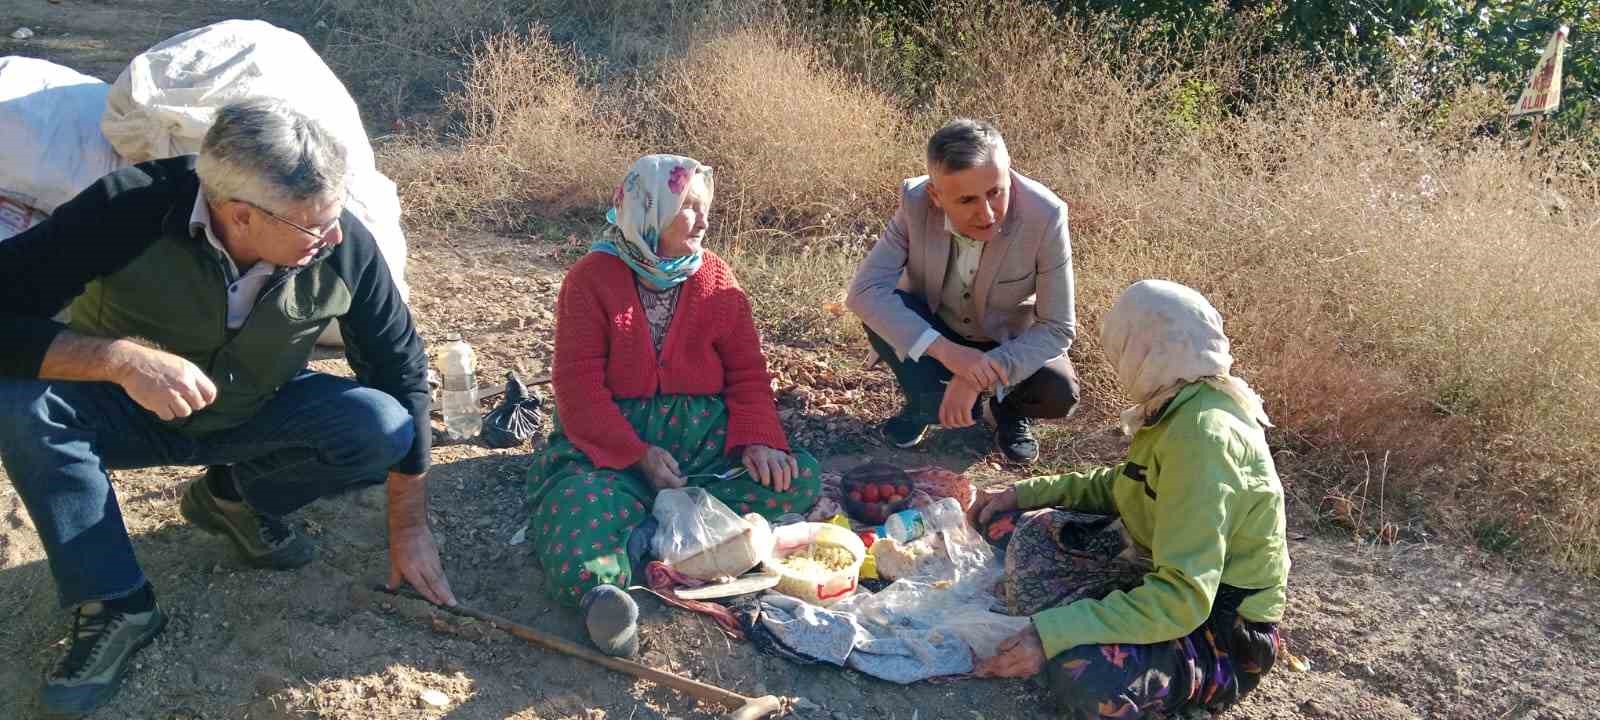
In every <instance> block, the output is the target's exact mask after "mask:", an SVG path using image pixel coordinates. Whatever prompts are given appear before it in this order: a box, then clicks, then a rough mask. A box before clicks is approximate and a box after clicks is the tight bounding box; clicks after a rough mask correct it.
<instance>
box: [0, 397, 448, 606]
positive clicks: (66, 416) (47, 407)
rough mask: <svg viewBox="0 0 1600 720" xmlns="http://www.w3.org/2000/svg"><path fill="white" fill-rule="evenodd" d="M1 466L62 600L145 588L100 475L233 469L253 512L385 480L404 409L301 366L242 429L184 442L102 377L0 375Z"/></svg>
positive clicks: (399, 451) (408, 433)
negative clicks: (39, 543) (71, 379)
mask: <svg viewBox="0 0 1600 720" xmlns="http://www.w3.org/2000/svg"><path fill="white" fill-rule="evenodd" d="M0 417H3V418H5V420H3V421H0V461H3V462H4V465H5V469H6V474H7V475H9V476H10V477H11V482H12V484H13V485H14V486H15V487H16V491H17V494H18V495H19V496H21V498H22V502H23V504H24V505H26V506H27V508H28V514H29V515H30V516H32V518H33V524H34V526H35V527H36V528H38V530H39V538H40V540H41V541H42V543H43V545H44V549H45V554H46V555H47V556H48V557H49V559H50V572H51V574H52V575H54V576H55V581H56V592H57V593H58V595H59V598H60V601H61V606H62V607H64V608H69V607H74V606H77V605H79V604H81V603H85V602H90V601H96V600H109V599H113V598H119V597H123V596H125V595H128V594H129V593H132V592H133V591H135V590H138V589H139V588H140V587H141V586H143V585H144V583H145V577H144V571H143V570H141V569H140V568H139V562H138V560H137V559H136V558H135V557H134V553H133V543H132V542H131V541H130V540H129V538H128V530H127V528H126V527H124V525H123V522H122V512H121V510H120V509H119V508H118V507H117V497H116V492H115V491H114V490H113V489H112V487H111V482H110V479H109V477H108V476H107V474H106V471H107V470H112V469H129V468H144V467H152V466H158V465H231V466H233V476H234V478H235V480H236V481H237V484H238V489H239V493H240V495H241V496H243V497H244V499H245V501H246V502H248V503H249V504H250V506H251V507H254V508H255V509H256V510H257V511H258V512H262V513H265V514H268V515H284V514H287V513H289V512H292V511H294V510H296V509H298V508H300V507H303V506H305V505H307V504H309V503H310V502H312V501H313V500H316V499H317V498H321V497H326V496H329V495H333V494H336V493H339V492H342V491H345V490H349V489H353V488H356V487H360V486H364V485H370V484H374V483H379V482H382V481H383V480H384V479H385V478H386V477H387V474H388V469H389V467H390V466H391V465H393V464H394V463H396V462H399V461H400V458H401V457H403V456H404V455H405V453H406V452H407V451H408V450H409V449H410V448H411V442H412V440H413V438H414V435H415V433H416V431H415V429H414V426H413V425H412V420H411V415H410V414H409V413H407V412H406V410H405V409H404V408H403V407H401V405H400V403H399V402H398V401H396V400H395V399H394V398H392V397H390V396H389V395H388V394H385V393H383V392H381V391H379V390H374V389H372V388H368V387H364V386H362V385H359V384H357V383H355V382H354V381H352V380H348V379H345V378H339V377H335V376H332V375H326V374H323V373H316V372H311V371H303V372H301V374H300V375H298V376H296V377H295V378H294V379H293V380H290V381H289V382H288V383H285V384H284V385H283V387H282V388H281V389H280V390H279V391H278V394H277V396H276V397H274V398H273V399H272V400H271V401H270V402H268V403H267V405H266V406H265V407H263V408H262V409H261V412H259V413H257V414H256V416H255V417H254V418H251V419H250V421H249V422H246V423H245V424H243V425H240V426H239V427H236V428H233V429H231V430H223V431H219V432H215V433H210V434H207V435H203V436H200V437H188V436H186V435H183V434H182V433H179V432H178V431H176V430H173V429H172V428H169V427H167V426H165V425H163V424H162V423H161V421H160V419H159V418H157V417H156V416H155V415H154V414H152V413H150V412H149V411H147V410H145V409H144V408H142V407H140V406H139V405H138V403H135V402H134V401H133V400H132V399H131V398H129V397H128V394H127V393H126V392H123V390H122V388H121V387H118V386H117V385H114V384H111V383H88V382H63V381H42V380H15V379H0Z"/></svg>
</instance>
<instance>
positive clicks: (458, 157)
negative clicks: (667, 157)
mask: <svg viewBox="0 0 1600 720" xmlns="http://www.w3.org/2000/svg"><path fill="white" fill-rule="evenodd" d="M593 73H594V69H593V66H592V65H591V64H588V63H586V62H585V61H584V59H583V58H582V57H581V56H580V55H578V54H577V52H576V51H573V50H571V49H569V48H563V47H561V46H559V45H557V44H556V43H555V42H554V41H553V40H551V39H550V37H549V35H547V34H545V33H544V32H543V31H542V30H540V29H539V28H537V27H535V28H534V29H533V30H531V31H530V32H528V33H525V34H521V35H512V34H503V35H497V36H494V37H490V38H488V39H487V40H485V41H484V43H483V44H482V45H481V46H479V47H478V48H477V49H476V50H475V51H474V52H473V54H472V55H471V56H470V57H469V58H468V66H467V70H466V73H465V75H464V76H463V78H462V86H461V89H460V90H459V91H458V92H456V93H455V94H453V95H451V96H450V97H449V98H447V105H446V106H447V107H448V108H449V109H450V110H451V112H452V113H453V115H454V116H455V117H457V118H459V126H458V127H457V128H456V136H455V137H454V138H453V142H451V143H449V144H446V145H443V146H439V145H434V144H429V143H402V144H396V145H392V146H390V147H388V148H386V149H385V152H384V156H385V158H386V159H387V160H388V161H389V162H388V164H387V166H386V167H387V168H388V170H389V171H390V172H391V174H393V175H394V176H395V178H396V181H397V182H398V183H400V184H401V185H402V186H403V188H404V191H405V196H406V199H407V207H408V210H409V211H410V212H411V213H412V214H413V215H414V216H419V219H423V220H427V219H434V220H443V221H456V222H460V221H465V220H468V219H470V218H483V217H487V218H489V219H491V220H492V221H493V222H495V223H496V224H497V225H500V226H501V227H520V226H522V225H524V224H526V222H527V220H528V218H530V217H546V218H559V217H561V216H562V215H564V214H565V213H567V212H568V211H571V210H573V209H576V208H586V209H592V208H595V207H597V206H599V205H601V204H603V203H604V202H605V200H606V199H607V198H609V197H610V196H611V189H612V187H614V186H615V184H616V183H617V182H618V181H619V180H620V179H621V177H622V174H623V173H624V172H625V171H626V169H627V167H628V164H629V163H630V162H632V160H633V159H634V158H635V157H636V156H638V155H639V154H640V153H641V147H642V146H641V145H640V144H639V142H638V136H637V133H635V132H631V131H630V130H631V128H630V124H631V123H633V122H634V120H633V119H631V118H629V117H628V116H627V115H626V114H625V113H623V112H621V111H620V110H618V109H616V105H615V104H614V99H613V98H609V97H607V96H605V95H603V94H602V93H601V92H600V91H599V90H598V89H597V88H596V87H594V85H593V82H592V79H593V77H594V74H593Z"/></svg>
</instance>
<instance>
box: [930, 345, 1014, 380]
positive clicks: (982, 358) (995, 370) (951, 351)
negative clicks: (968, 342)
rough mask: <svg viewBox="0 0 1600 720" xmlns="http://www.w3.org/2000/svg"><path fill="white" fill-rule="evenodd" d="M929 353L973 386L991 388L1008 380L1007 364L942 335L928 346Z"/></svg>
mask: <svg viewBox="0 0 1600 720" xmlns="http://www.w3.org/2000/svg"><path fill="white" fill-rule="evenodd" d="M928 354H929V355H932V356H933V359H935V360H938V361H939V364H941V365H944V367H945V369H946V370H949V371H950V372H951V374H953V375H955V376H956V377H958V378H962V379H965V380H966V381H967V382H968V383H969V384H971V385H972V386H973V387H976V388H979V389H982V388H990V387H994V386H995V385H996V384H1001V385H1003V384H1005V382H1006V368H1005V366H1004V365H1001V364H1000V361H998V360H995V359H994V358H992V357H989V356H988V355H987V354H985V353H984V352H983V351H981V350H975V349H973V348H969V347H967V346H965V345H962V344H960V343H956V342H952V341H950V340H949V339H947V338H942V337H941V338H939V339H938V340H935V341H933V344H932V345H929V346H928Z"/></svg>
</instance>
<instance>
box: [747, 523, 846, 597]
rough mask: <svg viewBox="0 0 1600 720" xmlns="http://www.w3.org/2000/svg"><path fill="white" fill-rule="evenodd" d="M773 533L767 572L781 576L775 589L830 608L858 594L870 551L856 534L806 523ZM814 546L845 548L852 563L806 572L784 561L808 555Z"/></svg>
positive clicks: (779, 528) (828, 525)
mask: <svg viewBox="0 0 1600 720" xmlns="http://www.w3.org/2000/svg"><path fill="white" fill-rule="evenodd" d="M772 534H773V537H774V539H775V541H776V543H775V545H774V547H773V550H772V556H771V557H770V558H768V559H767V561H766V566H765V567H766V570H767V572H770V573H775V574H777V575H778V585H777V587H776V588H774V589H776V590H777V591H778V592H781V593H783V594H785V595H789V596H792V597H797V598H800V599H801V600H804V601H806V602H809V603H814V604H817V605H824V606H826V605H832V604H833V603H835V602H838V601H839V600H841V599H844V598H846V597H848V596H850V595H851V594H853V593H854V592H855V591H856V582H857V579H858V578H859V577H860V574H861V563H862V562H863V561H864V560H866V558H867V548H866V546H865V545H863V544H862V543H861V538H859V537H856V534H855V533H853V532H851V531H849V530H848V529H845V528H842V527H839V526H838V525H833V524H831V523H816V522H806V523H795V524H793V525H783V526H781V527H778V528H775V529H773V531H772ZM813 545H834V546H838V547H840V548H843V549H844V550H845V551H846V552H848V553H849V554H850V558H851V561H850V564H849V565H848V566H846V567H843V568H839V569H837V570H832V571H828V572H819V571H812V572H805V571H802V570H799V569H796V568H794V567H791V566H790V565H789V564H787V563H785V562H783V559H784V558H787V557H789V556H790V555H794V554H797V553H803V552H806V551H807V550H808V549H810V548H811V547H812V546H813Z"/></svg>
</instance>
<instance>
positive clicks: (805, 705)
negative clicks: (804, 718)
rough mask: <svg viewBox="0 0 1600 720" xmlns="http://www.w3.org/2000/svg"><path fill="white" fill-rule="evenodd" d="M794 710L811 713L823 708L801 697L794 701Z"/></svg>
mask: <svg viewBox="0 0 1600 720" xmlns="http://www.w3.org/2000/svg"><path fill="white" fill-rule="evenodd" d="M794 709H796V710H805V711H806V712H811V711H813V710H821V709H822V708H821V707H820V706H818V705H817V704H816V703H814V702H811V701H810V700H807V699H805V698H803V697H799V698H795V699H794Z"/></svg>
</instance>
